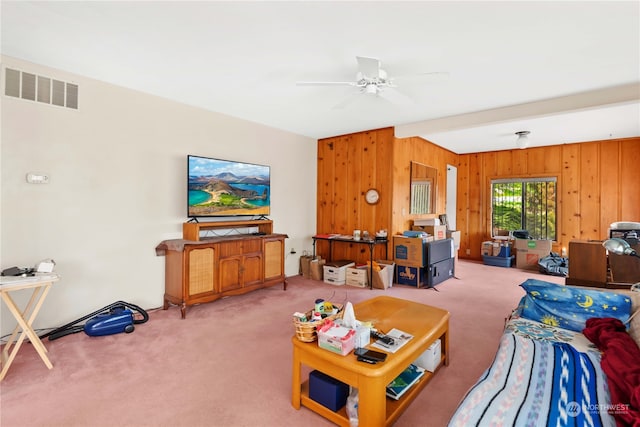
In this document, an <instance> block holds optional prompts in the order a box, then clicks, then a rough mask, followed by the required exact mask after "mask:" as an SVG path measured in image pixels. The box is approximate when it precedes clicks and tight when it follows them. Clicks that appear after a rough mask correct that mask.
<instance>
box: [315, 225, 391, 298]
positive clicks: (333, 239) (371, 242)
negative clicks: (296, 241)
mask: <svg viewBox="0 0 640 427" xmlns="http://www.w3.org/2000/svg"><path fill="white" fill-rule="evenodd" d="M311 238H312V239H313V257H314V258H315V257H316V241H317V240H326V241H328V242H329V259H328V261H333V259H332V257H333V253H332V252H333V242H343V243H353V244H356V245H367V246H368V247H369V261H370V264H369V277H370V278H371V280H370V282H371V283H369V288H370V289H373V250H374V248H375V247H376V245H384V259H388V258H389V248H388V245H387V242H388V240H387V239H360V240H354V239H353V238H352V237H339V236H328V235H327V236H325V235H315V236H312V237H311Z"/></svg>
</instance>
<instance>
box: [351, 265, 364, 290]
mask: <svg viewBox="0 0 640 427" xmlns="http://www.w3.org/2000/svg"><path fill="white" fill-rule="evenodd" d="M368 270H369V267H368V266H366V265H363V266H359V267H348V268H347V272H346V276H347V278H346V284H347V285H349V286H357V287H359V288H366V287H367V286H368V285H369V280H368V278H369V274H368Z"/></svg>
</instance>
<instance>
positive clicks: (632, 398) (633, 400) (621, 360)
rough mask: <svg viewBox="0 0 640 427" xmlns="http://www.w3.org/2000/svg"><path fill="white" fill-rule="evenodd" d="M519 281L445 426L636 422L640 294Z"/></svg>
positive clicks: (639, 379) (638, 415)
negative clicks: (490, 346)
mask: <svg viewBox="0 0 640 427" xmlns="http://www.w3.org/2000/svg"><path fill="white" fill-rule="evenodd" d="M521 286H522V287H523V288H524V290H525V296H524V297H523V298H522V300H521V301H520V304H519V305H518V307H517V308H516V309H515V310H514V312H513V313H512V315H511V316H510V317H509V318H508V320H507V322H506V325H505V330H504V334H503V335H502V337H501V340H500V342H499V345H498V350H497V352H496V355H495V357H494V360H493V362H492V364H491V366H490V367H489V368H488V369H487V370H486V371H485V372H484V373H483V374H482V375H481V377H480V378H479V379H478V381H477V382H476V383H475V384H474V385H473V386H472V387H471V389H470V390H469V391H468V392H467V394H466V395H465V396H464V398H463V399H462V401H461V402H460V404H459V406H458V407H457V409H456V411H455V413H454V415H453V417H452V418H451V420H450V422H449V426H451V427H454V426H455V427H457V426H464V427H467V426H532V427H533V426H535V427H538V426H581V427H582V426H612V427H615V426H618V427H620V426H627V425H629V426H634V427H638V426H640V411H639V409H640V349H639V348H638V346H639V345H640V315H639V316H635V317H631V316H632V315H633V313H634V312H636V311H637V310H638V306H639V305H640V293H637V292H630V291H628V292H624V291H621V292H609V291H599V290H593V289H587V288H574V287H570V286H562V285H557V284H553V283H548V282H544V281H540V280H534V279H529V280H527V281H525V282H524V283H523V284H521ZM630 318H631V320H629V319H630Z"/></svg>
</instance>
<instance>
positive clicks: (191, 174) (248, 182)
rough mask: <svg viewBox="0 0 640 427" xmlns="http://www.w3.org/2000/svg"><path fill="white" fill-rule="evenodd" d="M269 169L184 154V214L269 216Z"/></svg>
mask: <svg viewBox="0 0 640 427" xmlns="http://www.w3.org/2000/svg"><path fill="white" fill-rule="evenodd" d="M269 172H270V171H269V166H263V165H255V164H251V163H243V162H236V161H229V160H219V159H211V158H207V157H198V156H188V181H189V184H188V190H189V191H188V193H189V195H188V197H189V208H188V211H189V212H188V215H189V216H190V217H206V216H234V215H269V206H270V191H269V190H270V177H269Z"/></svg>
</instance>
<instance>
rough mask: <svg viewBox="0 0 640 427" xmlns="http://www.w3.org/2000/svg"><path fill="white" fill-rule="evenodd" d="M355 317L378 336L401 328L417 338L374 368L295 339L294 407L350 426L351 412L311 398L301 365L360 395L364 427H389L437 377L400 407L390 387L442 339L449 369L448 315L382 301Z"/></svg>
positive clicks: (360, 307)
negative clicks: (388, 394)
mask: <svg viewBox="0 0 640 427" xmlns="http://www.w3.org/2000/svg"><path fill="white" fill-rule="evenodd" d="M354 311H355V315H356V318H357V319H358V320H361V321H371V322H372V323H373V325H374V326H375V327H376V328H377V329H379V330H382V331H385V332H386V331H389V330H391V329H392V328H397V329H400V330H402V331H404V332H407V333H409V334H412V335H413V339H412V340H411V341H409V342H407V343H406V344H405V345H404V346H403V347H402V348H400V349H399V350H398V351H397V352H396V353H391V354H389V355H388V356H387V360H386V361H385V362H383V363H378V364H375V365H370V364H368V363H363V362H358V361H357V360H356V356H355V355H354V354H353V352H351V353H350V354H348V355H346V356H341V355H339V354H336V353H332V352H330V351H328V350H325V349H322V348H320V347H318V343H317V342H312V343H306V342H302V341H300V340H299V339H297V337H296V336H294V337H293V338H292V343H293V379H292V399H291V403H292V405H293V407H294V408H296V409H300V406H301V405H303V406H306V407H307V408H309V409H311V410H312V411H314V412H317V413H318V414H320V415H322V416H323V417H325V418H327V419H329V420H331V421H332V422H334V423H336V424H338V425H341V426H345V427H348V426H349V418H348V416H347V414H346V408H342V409H341V410H340V411H338V412H334V411H332V410H330V409H328V408H326V407H324V406H323V405H321V404H319V403H317V402H315V401H314V400H312V399H311V398H310V397H309V384H308V381H305V382H304V383H301V370H302V365H306V366H308V367H310V368H311V369H317V370H319V371H321V372H323V373H325V374H327V375H329V376H331V377H333V378H335V379H337V380H340V381H342V382H344V383H347V384H349V385H351V386H353V387H356V388H357V389H358V409H359V410H358V419H359V421H358V422H359V425H361V426H367V427H378V426H389V425H391V424H393V423H394V422H395V421H396V420H397V419H398V417H399V416H400V415H401V414H402V412H403V411H404V410H405V409H406V408H407V406H409V404H410V403H411V402H412V401H413V400H414V399H415V398H416V396H417V395H418V394H419V393H420V391H422V389H423V388H424V387H425V385H426V384H427V383H428V382H429V381H430V380H431V378H432V377H433V375H434V373H431V372H425V373H424V376H423V377H422V378H421V379H420V381H419V382H418V383H416V384H415V385H413V386H412V387H411V389H409V390H408V391H407V392H406V393H405V395H404V396H402V397H401V398H400V399H399V400H397V401H396V400H391V399H387V397H386V390H385V388H386V386H387V384H389V383H390V382H391V381H393V380H394V379H395V378H396V377H397V376H398V375H399V374H400V373H401V372H402V371H404V370H405V369H406V368H407V366H409V365H410V364H411V363H413V362H414V361H415V360H416V359H417V358H418V357H420V355H422V353H424V351H425V350H427V348H429V346H430V345H431V344H433V343H434V342H435V341H436V340H437V339H440V340H441V348H442V356H441V363H440V365H439V366H442V365H448V364H449V312H448V311H446V310H443V309H440V308H437V307H432V306H428V305H425V304H420V303H417V302H413V301H407V300H403V299H399V298H394V297H388V296H379V297H376V298H372V299H370V300H367V301H364V302H361V303H359V304H355V305H354ZM375 350H377V349H375ZM377 351H379V350H377ZM438 369H439V368H438ZM438 369H436V371H437V370H438Z"/></svg>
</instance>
